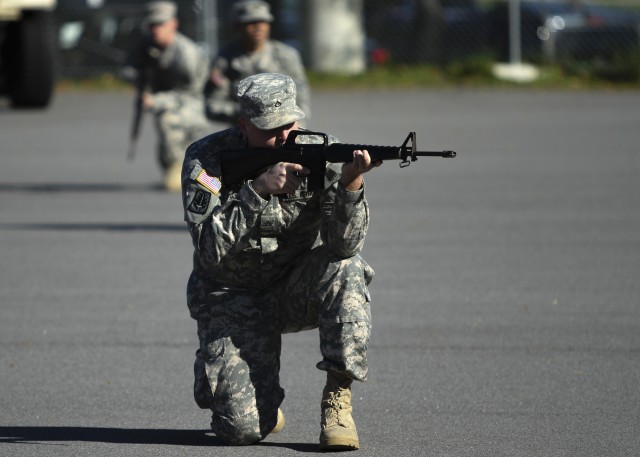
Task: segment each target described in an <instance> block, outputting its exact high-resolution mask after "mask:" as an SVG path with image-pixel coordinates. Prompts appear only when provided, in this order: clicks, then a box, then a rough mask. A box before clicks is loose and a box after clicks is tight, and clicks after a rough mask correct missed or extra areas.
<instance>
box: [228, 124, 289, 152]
mask: <svg viewBox="0 0 640 457" xmlns="http://www.w3.org/2000/svg"><path fill="white" fill-rule="evenodd" d="M240 129H241V130H242V132H243V133H244V134H245V136H246V137H247V143H248V144H249V147H250V148H276V147H278V146H279V145H280V144H282V143H284V142H285V141H286V140H287V137H288V136H289V132H291V131H292V130H297V129H298V121H295V122H292V123H291V124H287V125H283V126H282V127H278V128H275V129H271V130H260V129H259V128H258V127H256V126H255V125H253V124H252V123H251V122H249V121H247V120H246V119H242V118H241V119H240Z"/></svg>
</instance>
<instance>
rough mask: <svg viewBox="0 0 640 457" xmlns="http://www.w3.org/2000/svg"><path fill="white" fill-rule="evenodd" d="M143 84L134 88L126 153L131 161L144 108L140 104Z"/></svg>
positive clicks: (134, 152) (133, 156) (134, 153)
mask: <svg viewBox="0 0 640 457" xmlns="http://www.w3.org/2000/svg"><path fill="white" fill-rule="evenodd" d="M143 90H144V89H143V86H142V85H141V84H138V87H137V88H136V99H135V102H134V105H133V120H132V122H131V133H130V134H129V152H128V153H127V160H128V161H129V162H132V161H133V159H134V158H135V155H136V145H137V144H138V137H139V136H140V129H141V127H142V114H143V113H144V108H143V106H142V94H143Z"/></svg>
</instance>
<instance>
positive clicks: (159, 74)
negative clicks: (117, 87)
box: [121, 33, 210, 169]
mask: <svg viewBox="0 0 640 457" xmlns="http://www.w3.org/2000/svg"><path fill="white" fill-rule="evenodd" d="M121 75H122V77H123V78H124V79H126V80H128V81H130V82H132V83H134V84H135V85H136V87H139V88H144V89H145V90H147V91H149V92H150V93H151V94H152V95H153V104H154V105H153V108H152V112H153V114H154V118H155V119H154V120H155V126H156V131H157V132H158V159H159V161H160V165H161V166H162V168H163V169H167V168H169V167H170V166H171V165H172V164H174V163H181V162H182V160H183V158H184V151H185V150H186V149H187V147H188V146H189V145H190V144H191V143H192V142H193V141H195V140H196V139H198V138H202V137H203V136H204V135H206V134H207V133H209V132H210V125H209V123H208V121H207V118H206V116H205V113H204V95H203V91H204V86H205V83H206V80H207V77H208V69H207V61H206V57H205V56H204V55H203V54H202V52H201V51H200V49H199V48H198V46H197V45H196V44H195V43H194V42H193V41H191V40H190V39H189V38H187V37H186V36H184V35H182V34H181V33H178V34H177V35H176V39H175V41H174V42H173V43H172V44H171V45H170V46H169V47H168V48H166V49H163V50H161V49H159V48H157V47H154V46H153V43H152V41H151V39H150V38H149V37H145V38H144V39H143V40H142V41H141V42H140V43H138V45H137V46H136V47H135V48H134V49H133V50H132V51H131V53H130V54H129V56H128V58H127V62H126V64H125V66H124V67H123V69H122V71H121Z"/></svg>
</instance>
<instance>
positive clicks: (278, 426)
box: [270, 408, 285, 433]
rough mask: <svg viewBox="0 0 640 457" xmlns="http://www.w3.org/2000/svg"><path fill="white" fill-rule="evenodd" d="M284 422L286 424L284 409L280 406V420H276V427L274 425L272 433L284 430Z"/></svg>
mask: <svg viewBox="0 0 640 457" xmlns="http://www.w3.org/2000/svg"><path fill="white" fill-rule="evenodd" d="M284 424H285V420H284V414H283V412H282V410H281V409H280V408H278V421H277V422H276V425H275V427H273V430H271V432H270V433H278V432H280V431H282V429H283V428H284Z"/></svg>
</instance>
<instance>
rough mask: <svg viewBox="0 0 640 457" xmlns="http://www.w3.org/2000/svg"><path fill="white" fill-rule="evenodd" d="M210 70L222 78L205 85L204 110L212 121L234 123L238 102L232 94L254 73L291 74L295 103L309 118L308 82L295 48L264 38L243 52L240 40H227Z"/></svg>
mask: <svg viewBox="0 0 640 457" xmlns="http://www.w3.org/2000/svg"><path fill="white" fill-rule="evenodd" d="M211 69H212V71H215V70H218V71H219V72H220V73H221V74H222V75H224V76H225V78H226V79H225V81H224V82H223V83H220V85H218V86H216V85H214V84H212V83H208V84H207V88H206V93H207V96H206V98H207V100H206V111H207V117H208V118H209V119H211V120H213V121H218V122H226V123H230V124H235V122H236V120H237V117H238V101H237V99H236V97H235V93H236V88H237V85H238V82H240V81H241V80H242V79H244V78H246V77H247V76H251V75H254V74H258V73H271V72H273V73H283V74H286V75H289V76H291V78H292V79H293V80H294V82H295V83H296V87H297V93H298V97H297V103H298V106H299V107H300V108H302V110H303V111H304V112H305V114H306V117H307V118H309V116H310V113H311V110H310V106H309V105H310V103H311V95H310V89H309V81H308V80H307V75H306V73H305V71H304V66H303V65H302V59H301V57H300V54H299V53H298V51H297V50H296V49H295V48H293V47H291V46H288V45H286V44H284V43H282V42H280V41H277V40H268V41H267V42H266V43H265V46H264V48H263V49H261V50H260V51H257V52H255V53H252V54H250V53H247V52H246V51H245V50H244V48H243V46H242V43H241V42H240V41H236V42H233V43H231V44H230V45H229V46H228V47H226V48H225V49H223V50H222V51H221V52H220V54H219V55H218V56H217V57H216V58H215V59H214V61H213V64H212V67H211Z"/></svg>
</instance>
